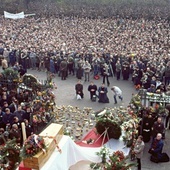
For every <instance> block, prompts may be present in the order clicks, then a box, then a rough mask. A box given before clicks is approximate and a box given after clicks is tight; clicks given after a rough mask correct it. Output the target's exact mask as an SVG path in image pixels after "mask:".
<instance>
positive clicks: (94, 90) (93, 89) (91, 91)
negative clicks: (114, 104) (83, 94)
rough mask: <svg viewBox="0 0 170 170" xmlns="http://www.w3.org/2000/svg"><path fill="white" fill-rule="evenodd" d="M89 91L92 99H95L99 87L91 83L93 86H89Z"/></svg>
mask: <svg viewBox="0 0 170 170" xmlns="http://www.w3.org/2000/svg"><path fill="white" fill-rule="evenodd" d="M88 91H89V92H90V99H91V100H92V99H93V96H96V91H97V86H96V85H95V84H94V83H93V82H91V84H90V85H89V86H88Z"/></svg>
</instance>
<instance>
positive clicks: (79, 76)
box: [76, 66, 83, 79]
mask: <svg viewBox="0 0 170 170" xmlns="http://www.w3.org/2000/svg"><path fill="white" fill-rule="evenodd" d="M76 77H77V78H78V79H82V77H83V68H82V67H81V66H78V69H77V72H76Z"/></svg>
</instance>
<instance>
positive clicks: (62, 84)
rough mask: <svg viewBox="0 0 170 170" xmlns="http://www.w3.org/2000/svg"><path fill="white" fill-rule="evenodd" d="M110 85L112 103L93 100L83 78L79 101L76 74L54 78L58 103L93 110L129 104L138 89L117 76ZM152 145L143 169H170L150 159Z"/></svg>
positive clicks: (169, 150) (169, 136)
mask: <svg viewBox="0 0 170 170" xmlns="http://www.w3.org/2000/svg"><path fill="white" fill-rule="evenodd" d="M28 73H32V74H34V75H36V76H37V77H38V78H39V79H46V73H45V72H38V71H35V70H28ZM109 79H110V87H108V97H109V99H110V103H108V104H101V103H98V102H91V101H90V99H89V92H88V91H87V88H88V85H89V84H90V82H84V80H82V83H83V86H84V99H82V100H79V101H77V100H76V98H75V84H76V82H77V79H76V78H75V76H72V75H69V77H68V78H67V80H61V78H60V77H58V76H56V77H55V78H54V82H55V83H56V85H57V87H58V88H57V89H56V90H54V93H55V95H56V104H57V105H72V106H77V107H79V108H81V109H82V108H83V107H92V108H93V110H96V111H97V110H100V109H102V108H104V107H117V106H120V105H125V106H127V105H128V103H129V101H130V99H131V95H132V93H136V90H135V89H134V87H133V83H132V82H131V81H130V80H129V81H123V80H120V81H117V80H116V79H115V78H112V77H110V78H109ZM93 81H94V83H95V84H96V85H97V86H98V87H99V86H100V85H101V84H102V78H100V79H99V80H93ZM113 85H116V86H119V87H120V88H121V89H122V91H123V101H122V102H121V101H119V102H118V104H117V105H115V104H113V103H114V102H113V94H112V92H111V90H110V88H111V86H113ZM169 142H170V131H169V130H167V132H166V139H165V141H164V143H165V145H164V151H165V152H166V153H168V154H169V155H170V145H169ZM149 146H150V143H146V147H145V152H144V156H143V159H142V170H169V169H170V163H159V164H155V163H152V162H150V160H149V156H150V155H149V154H148V153H147V151H148V148H149Z"/></svg>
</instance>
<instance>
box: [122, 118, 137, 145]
mask: <svg viewBox="0 0 170 170" xmlns="http://www.w3.org/2000/svg"><path fill="white" fill-rule="evenodd" d="M138 123H139V120H138V118H136V119H131V120H129V121H127V122H124V123H123V124H122V126H121V127H122V131H123V141H124V142H125V144H126V146H127V147H131V146H132V144H133V140H134V139H135V138H136V137H137V135H138V129H137V128H138V127H137V126H138Z"/></svg>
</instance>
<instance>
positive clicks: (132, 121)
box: [95, 106, 140, 147]
mask: <svg viewBox="0 0 170 170" xmlns="http://www.w3.org/2000/svg"><path fill="white" fill-rule="evenodd" d="M96 117H97V123H96V126H95V127H96V130H97V133H98V134H100V135H101V134H103V133H104V131H105V130H106V129H107V133H108V136H109V138H113V139H119V138H120V137H121V136H122V138H123V141H124V142H125V145H126V146H127V147H131V146H132V144H133V140H134V139H135V138H136V135H137V134H138V130H137V129H138V124H139V120H140V119H139V118H138V117H137V115H136V114H135V113H133V114H131V113H129V111H128V109H127V108H124V107H122V106H121V107H119V108H114V109H109V108H107V109H105V110H103V111H101V112H100V113H97V115H96Z"/></svg>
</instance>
